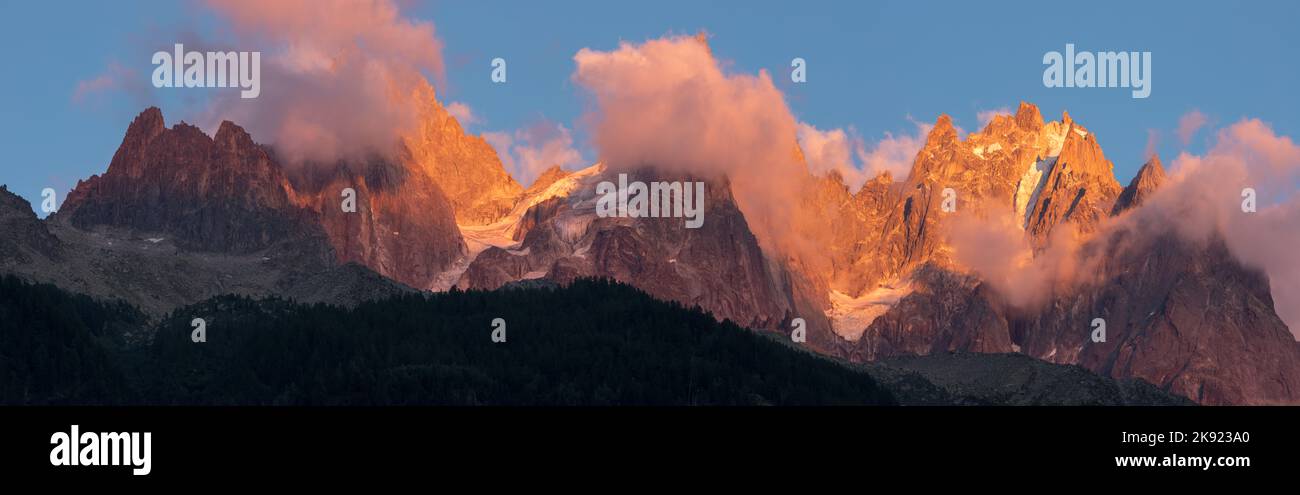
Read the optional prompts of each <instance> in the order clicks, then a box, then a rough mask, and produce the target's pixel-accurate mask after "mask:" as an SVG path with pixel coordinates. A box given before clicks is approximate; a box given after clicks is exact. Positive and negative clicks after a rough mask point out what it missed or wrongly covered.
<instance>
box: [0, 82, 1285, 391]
mask: <svg viewBox="0 0 1300 495" xmlns="http://www.w3.org/2000/svg"><path fill="white" fill-rule="evenodd" d="M420 101H421V102H422V105H421V107H420V125H419V126H417V128H416V129H415V130H414V131H412V132H411V133H409V134H408V135H406V136H404V137H403V138H402V139H401V141H400V142H398V143H394V146H393V148H392V149H387V150H375V152H374V153H373V154H372V155H370V156H354V157H349V158H347V159H340V160H338V161H335V162H331V163H312V162H308V163H290V162H289V161H288V160H286V159H284V158H281V157H280V156H278V154H277V152H276V150H275V148H274V147H273V146H268V145H264V144H259V143H257V142H255V141H254V139H253V138H252V136H250V135H249V134H248V133H247V132H245V131H244V129H243V128H241V127H240V126H239V125H237V124H235V123H232V122H223V123H221V124H220V126H219V128H218V130H217V131H216V133H215V135H213V136H211V137H209V136H208V135H206V134H205V133H204V132H203V131H202V130H200V129H199V128H198V127H195V126H192V125H189V124H185V123H179V124H175V125H173V126H171V127H168V126H167V125H166V124H165V121H164V118H163V115H162V112H161V111H160V110H159V109H157V108H149V109H146V110H144V111H143V112H142V113H140V114H139V115H138V116H137V117H136V118H135V119H134V120H133V121H132V122H131V123H130V125H129V126H128V128H127V131H126V134H125V137H124V138H123V141H122V144H121V145H120V147H119V148H118V150H117V152H116V154H115V155H114V156H113V157H112V160H111V161H110V163H109V165H108V169H107V170H106V171H105V172H104V173H103V174H102V175H97V176H93V177H90V178H89V179H86V180H83V181H79V182H78V184H77V185H76V187H75V188H74V189H73V191H71V192H70V193H69V194H68V195H67V197H66V199H65V201H64V202H63V204H62V205H61V206H60V208H59V210H58V211H57V212H56V213H54V214H52V215H50V216H49V217H48V218H46V219H44V220H42V219H39V218H37V217H36V216H35V215H34V214H33V213H32V210H31V207H30V205H29V204H27V202H26V201H24V200H23V199H21V198H19V197H17V196H15V195H13V194H12V193H9V192H8V191H7V190H4V189H0V226H3V232H4V235H3V236H0V270H3V271H4V272H7V273H13V274H16V275H19V276H21V277H23V278H25V279H28V280H31V281H36V282H44V283H51V284H54V285H57V286H59V287H61V288H64V289H66V290H68V291H71V292H77V293H83V294H87V295H91V296H94V297H96V298H101V299H119V300H122V301H125V302H127V303H130V304H132V305H134V306H136V307H138V308H140V309H141V310H143V311H144V312H145V313H146V314H148V315H150V317H152V318H155V319H160V318H163V317H164V315H167V314H169V313H171V312H173V311H175V310H177V309H178V308H183V307H186V306H188V305H192V304H196V303H199V302H200V301H204V300H207V299H210V298H212V297H215V296H220V295H224V294H236V295H243V296H252V297H266V296H279V297H285V298H291V299H295V300H298V301H302V302H323V303H330V304H335V305H341V306H355V305H357V304H359V303H361V302H363V301H373V300H378V299H384V298H388V297H392V296H395V295H400V294H408V293H411V292H417V291H436V292H441V291H448V290H453V289H455V290H498V289H502V288H505V287H516V286H521V285H524V286H526V285H529V284H533V285H539V284H540V285H547V286H549V285H560V286H564V285H569V284H572V283H574V281H576V280H580V279H587V278H593V277H594V278H609V279H612V280H614V281H618V282H621V283H624V284H628V285H631V286H634V287H636V288H638V289H640V290H641V291H644V292H645V293H646V294H648V295H649V296H651V297H653V298H656V299H660V300H664V301H672V302H676V303H680V304H682V305H684V306H686V307H698V308H699V309H701V310H703V311H705V312H707V313H709V314H711V315H712V316H713V317H714V318H716V319H717V320H719V321H723V320H726V321H730V322H733V323H735V324H737V325H740V326H743V327H748V328H751V329H754V330H756V331H759V332H765V333H772V334H774V335H776V336H778V337H780V338H787V337H788V334H789V332H790V330H791V328H792V325H793V322H794V320H795V319H797V318H798V319H802V320H803V321H804V322H805V323H806V324H807V331H808V334H807V341H806V342H803V343H801V345H803V346H805V347H806V348H808V349H809V350H811V351H814V352H817V353H821V354H824V355H826V356H829V357H832V358H835V359H839V360H843V361H847V362H851V363H864V365H869V364H866V363H881V362H896V363H897V362H907V361H906V360H907V359H910V358H911V357H912V356H926V355H936V356H946V355H948V354H949V353H952V352H959V353H992V354H1006V353H1018V354H1022V355H1024V356H1026V357H1027V358H1032V359H1033V360H1038V361H1045V362H1047V363H1054V364H1062V365H1078V366H1080V367H1082V368H1085V369H1087V370H1090V371H1091V372H1093V373H1096V374H1097V375H1101V376H1103V377H1110V378H1113V379H1116V380H1130V379H1140V380H1142V381H1146V382H1149V383H1151V384H1154V385H1155V386H1156V387H1157V388H1159V389H1161V390H1163V391H1164V392H1167V393H1170V394H1174V395H1181V396H1184V397H1187V398H1190V399H1192V400H1194V401H1196V402H1198V403H1201V404H1295V403H1300V344H1298V343H1297V342H1296V340H1295V338H1294V337H1293V336H1292V334H1291V332H1290V330H1289V329H1288V328H1287V326H1286V324H1285V323H1284V322H1283V321H1282V319H1281V318H1279V317H1278V315H1277V311H1276V310H1275V308H1274V306H1273V298H1272V296H1271V294H1270V286H1269V283H1268V279H1267V276H1266V275H1265V274H1263V273H1261V272H1259V271H1257V270H1254V269H1251V268H1248V267H1246V266H1244V265H1243V264H1242V263H1240V262H1239V261H1237V260H1236V259H1234V258H1233V256H1232V255H1231V254H1230V253H1229V251H1228V249H1227V248H1226V247H1225V245H1224V243H1223V242H1222V240H1221V239H1216V238H1214V237H1211V239H1210V241H1208V242H1204V243H1198V242H1192V241H1187V240H1185V239H1182V238H1180V237H1179V236H1177V235H1176V234H1174V233H1171V232H1167V231H1164V230H1160V229H1152V230H1151V232H1152V233H1151V235H1137V236H1133V235H1130V237H1129V238H1119V237H1117V236H1120V235H1121V234H1122V233H1121V234H1114V233H1113V232H1112V230H1111V229H1109V228H1108V225H1109V224H1110V222H1114V221H1117V219H1125V218H1127V217H1126V216H1128V215H1132V212H1133V211H1135V210H1136V209H1138V208H1141V207H1142V205H1143V204H1144V203H1145V202H1146V201H1147V200H1148V199H1149V198H1151V197H1152V196H1153V195H1154V194H1157V193H1158V191H1160V188H1161V186H1162V184H1163V183H1164V182H1165V181H1166V180H1167V179H1166V176H1165V171H1164V169H1163V165H1162V164H1161V162H1160V160H1159V159H1158V158H1155V157H1153V158H1152V159H1151V160H1150V161H1149V162H1147V163H1146V164H1145V165H1144V166H1143V167H1142V169H1141V171H1140V172H1139V173H1138V175H1137V176H1136V177H1135V178H1134V179H1133V180H1132V181H1131V183H1130V184H1128V185H1127V186H1124V185H1121V184H1120V183H1119V182H1118V181H1117V180H1116V178H1115V175H1114V170H1113V169H1114V167H1113V165H1112V163H1111V162H1110V161H1109V160H1108V159H1107V158H1106V156H1105V154H1104V153H1103V152H1102V148H1101V145H1100V144H1099V141H1098V137H1097V136H1096V135H1095V134H1094V133H1092V132H1091V131H1089V130H1088V129H1086V128H1085V127H1083V126H1082V125H1081V124H1079V123H1078V122H1076V121H1074V120H1073V119H1072V118H1071V117H1070V115H1069V114H1065V115H1063V116H1062V117H1061V119H1060V120H1055V121H1045V120H1044V118H1043V117H1042V115H1041V114H1040V113H1039V110H1038V108H1037V107H1035V106H1033V105H1032V104H1028V103H1022V104H1021V105H1020V107H1019V108H1018V109H1017V111H1016V112H1015V113H1014V114H1012V115H999V116H996V117H994V118H993V119H992V120H991V121H990V122H989V123H988V124H987V126H986V127H985V128H984V129H982V130H980V131H978V132H974V133H971V134H969V135H966V136H962V135H961V133H960V131H959V130H958V129H956V128H955V127H954V126H953V124H952V122H951V119H950V118H949V117H948V116H946V115H944V116H940V117H939V118H938V119H937V121H936V122H935V123H934V125H933V127H932V128H931V129H930V131H929V133H928V136H927V137H926V139H925V142H924V145H923V147H922V148H921V149H920V151H919V152H918V153H917V155H916V157H915V160H914V162H913V164H912V168H911V170H910V172H909V173H908V175H907V177H901V178H895V177H893V176H892V175H890V174H888V173H884V174H881V175H879V176H877V177H874V178H872V179H870V180H868V181H867V182H866V183H865V184H864V185H863V186H862V187H861V188H860V189H858V190H857V191H852V190H851V188H850V187H849V186H848V185H846V184H845V181H844V179H843V178H842V177H840V176H839V175H837V174H835V173H833V172H832V173H830V174H827V175H823V176H817V175H814V174H812V173H807V174H805V176H804V177H803V179H802V182H801V183H798V184H792V185H791V187H796V188H798V191H799V192H800V194H799V197H800V198H801V201H800V202H799V203H798V204H792V205H787V206H788V207H789V208H791V209H794V210H797V211H798V212H799V213H800V214H798V215H795V216H794V218H800V219H814V220H808V221H805V222H802V223H800V224H799V225H795V226H794V227H795V230H796V231H798V232H801V233H802V234H803V238H804V240H806V241H808V242H809V243H811V244H812V245H814V246H815V249H811V250H803V251H798V252H795V251H781V250H778V249H773V248H772V246H771V245H769V244H766V243H764V242H763V241H762V240H761V239H760V238H759V237H757V236H756V235H755V232H754V229H753V228H752V227H751V224H750V222H751V219H749V218H747V216H746V214H745V210H744V208H743V207H742V205H741V202H739V201H738V200H737V198H736V195H735V193H734V191H733V187H732V182H731V180H732V178H730V177H726V176H699V177H694V176H690V175H688V174H683V173H681V172H671V173H670V172H667V171H665V170H663V169H660V168H658V167H656V166H654V165H653V164H652V165H646V166H643V167H641V168H636V169H633V170H631V171H630V172H631V174H630V175H631V176H632V177H633V178H639V179H641V180H645V181H647V182H649V181H665V180H667V181H672V180H702V181H705V182H706V184H707V187H706V199H705V202H704V204H705V213H704V218H705V219H706V220H705V223H704V227H703V228H699V229H689V228H685V227H684V226H683V225H682V222H680V221H676V220H665V219H655V218H613V217H601V216H599V215H597V214H596V208H595V204H596V199H597V197H596V194H595V184H596V183H597V182H599V181H601V180H607V179H608V177H609V176H610V174H612V173H614V170H613V169H611V168H610V167H608V166H606V165H605V164H596V165H592V166H590V167H588V168H585V169H582V170H576V171H568V170H562V169H560V168H558V167H555V168H552V169H550V170H547V171H546V172H545V173H543V174H541V175H540V177H539V178H538V179H537V180H536V181H535V182H534V183H533V184H531V185H529V186H528V187H526V188H525V187H523V185H521V184H519V183H518V182H516V181H515V180H514V179H513V178H512V177H511V176H510V175H509V174H508V173H507V172H506V171H505V169H504V168H503V166H502V163H501V160H500V159H499V157H498V156H497V153H496V151H495V150H494V149H493V148H492V147H491V146H490V145H488V143H487V142H485V141H484V140H483V139H482V138H481V137H476V136H471V135H469V134H467V133H466V132H465V131H464V130H463V129H462V128H461V126H460V124H459V123H458V122H457V120H456V119H455V117H453V116H451V115H450V114H449V113H448V112H447V111H446V110H445V109H444V108H443V107H442V105H441V104H439V103H438V101H437V100H436V99H434V97H433V94H432V92H431V91H430V92H429V93H428V94H426V95H423V97H422V98H421V100H420ZM792 139H793V138H792ZM793 160H795V161H796V162H799V163H802V160H803V154H802V151H801V150H799V148H798V146H797V145H795V146H794V153H793ZM804 168H806V167H804ZM620 171H623V170H620ZM624 172H625V171H624ZM346 190H350V191H352V192H354V193H355V198H356V204H357V208H356V211H354V212H353V211H345V209H344V208H342V207H341V205H342V203H343V201H344V199H345V197H346V195H347V193H346V192H345V191H346ZM989 225H992V226H994V227H997V228H1001V229H1004V230H1006V231H1009V232H1011V233H1012V234H1013V235H1012V236H1011V237H1012V238H1014V239H1015V240H1016V241H1017V242H1018V243H1019V242H1023V246H1024V248H1025V255H1026V256H1028V259H1030V260H1049V261H1050V260H1051V259H1053V257H1054V256H1061V254H1060V253H1061V251H1062V246H1068V247H1069V251H1068V253H1067V254H1068V255H1070V256H1080V257H1083V258H1086V259H1088V260H1091V263H1090V264H1089V265H1088V267H1087V272H1086V273H1085V274H1081V275H1080V276H1077V277H1074V279H1072V280H1071V281H1070V282H1069V283H1065V282H1062V281H1061V280H1059V279H1050V280H1047V281H1046V282H1045V283H1042V284H1030V283H1027V282H1026V283H1020V284H1019V285H1017V283H1010V284H1008V283H1005V282H1006V281H1007V280H1013V281H1014V280H1020V279H1019V278H1015V277H1013V278H1010V279H1008V278H1006V277H1005V276H1002V275H1000V274H997V273H995V272H994V271H993V270H990V269H985V270H981V269H978V268H973V267H972V265H978V264H979V263H978V260H976V261H972V260H973V259H975V258H979V257H983V256H987V255H992V254H999V253H997V252H996V251H998V250H999V249H1001V248H1000V247H998V245H997V244H996V243H993V242H990V240H989V239H986V238H982V237H980V236H981V235H983V232H984V231H985V230H987V228H986V227H988V226H989ZM1018 245H1020V244H1017V246H1018ZM1029 263H1031V261H1026V260H1020V265H1017V266H1019V267H1020V268H1022V269H1023V270H1024V271H1027V270H1030V269H1031V268H1030V265H1029ZM1083 275H1086V276H1083ZM999 277H1001V278H999ZM546 316H547V317H561V318H562V315H546ZM1097 318H1101V319H1104V321H1105V325H1106V329H1107V332H1106V338H1105V340H1104V342H1096V341H1094V340H1093V339H1092V338H1091V335H1092V331H1093V328H1092V325H1093V322H1094V320H1095V319H1097ZM962 355H966V354H962ZM900 360H902V361H900ZM987 369H988V370H990V371H987V372H988V373H994V372H996V371H992V370H996V369H998V367H996V366H990V367H987ZM922 373H924V372H923V371H922Z"/></svg>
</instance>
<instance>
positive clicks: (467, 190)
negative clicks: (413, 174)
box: [402, 85, 523, 225]
mask: <svg viewBox="0 0 1300 495" xmlns="http://www.w3.org/2000/svg"><path fill="white" fill-rule="evenodd" d="M416 101H417V102H419V103H418V104H419V105H420V112H419V114H420V125H419V127H418V128H417V129H416V131H415V133H414V134H412V135H410V136H407V137H406V138H405V139H404V140H403V143H402V144H403V147H404V148H405V153H404V155H405V156H406V157H408V158H409V160H410V161H411V163H413V164H415V165H417V166H418V167H420V168H422V169H424V171H425V173H427V174H428V176H429V177H431V178H432V179H433V180H434V181H435V182H437V184H438V186H439V187H440V188H441V189H442V191H443V192H444V193H445V194H446V197H447V199H448V200H449V201H450V202H451V206H452V208H454V209H455V212H456V222H457V223H459V224H462V225H487V224H490V223H493V222H495V221H497V220H500V219H501V218H502V217H503V216H505V215H506V214H507V213H509V212H510V210H511V208H513V207H514V204H515V202H516V201H518V199H519V196H520V193H522V192H523V187H521V186H520V185H519V183H518V182H516V181H515V179H514V178H512V177H510V174H508V173H506V170H505V168H504V167H502V166H501V160H500V158H499V157H498V156H497V152H496V150H494V149H492V146H491V145H489V144H488V143H487V141H484V140H483V138H482V137H480V136H470V135H468V134H466V133H465V131H464V130H463V129H462V128H461V126H460V123H459V122H457V121H456V118H455V117H452V116H451V114H450V113H448V112H447V110H446V109H445V108H443V107H442V105H439V104H438V101H437V100H436V99H434V94H433V87H432V86H428V85H424V86H422V87H421V90H420V91H418V92H417V95H416Z"/></svg>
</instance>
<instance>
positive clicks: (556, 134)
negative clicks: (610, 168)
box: [483, 120, 585, 185]
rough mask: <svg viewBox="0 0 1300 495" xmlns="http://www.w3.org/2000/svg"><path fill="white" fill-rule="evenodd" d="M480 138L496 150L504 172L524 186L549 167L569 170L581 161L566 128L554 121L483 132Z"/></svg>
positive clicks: (580, 163)
mask: <svg viewBox="0 0 1300 495" xmlns="http://www.w3.org/2000/svg"><path fill="white" fill-rule="evenodd" d="M483 139H485V140H487V142H488V144H491V145H492V147H493V148H495V149H496V150H497V155H499V156H500V157H501V164H502V165H503V166H504V167H505V169H506V171H507V172H509V173H510V175H511V176H512V177H514V178H515V180H516V181H519V183H520V184H524V185H528V184H532V183H533V181H534V180H536V179H537V176H538V175H540V174H541V173H542V172H544V171H546V169H548V168H551V167H553V166H559V167H560V168H565V169H573V168H576V167H581V166H582V165H584V164H585V163H584V162H583V159H582V154H581V153H579V152H578V150H577V149H575V148H574V147H573V136H572V135H571V133H570V132H569V129H567V128H565V127H564V126H563V125H561V124H559V123H555V122H550V121H546V120H543V121H539V122H536V123H534V124H533V125H531V126H529V127H527V128H525V129H520V130H518V131H515V132H514V133H513V134H511V133H504V132H485V133H483Z"/></svg>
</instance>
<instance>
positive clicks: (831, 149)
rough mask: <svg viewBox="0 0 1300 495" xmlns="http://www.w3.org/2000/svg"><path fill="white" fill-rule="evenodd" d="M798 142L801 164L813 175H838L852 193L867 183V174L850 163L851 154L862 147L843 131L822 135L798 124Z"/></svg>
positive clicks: (825, 132) (824, 132)
mask: <svg viewBox="0 0 1300 495" xmlns="http://www.w3.org/2000/svg"><path fill="white" fill-rule="evenodd" d="M798 138H799V149H801V150H803V155H804V161H805V162H806V163H807V164H808V171H809V172H812V173H813V175H818V176H821V175H825V174H827V173H830V172H832V171H834V172H837V173H839V174H840V177H843V178H844V183H845V184H848V185H849V188H850V189H851V190H857V189H858V188H860V187H862V183H863V182H866V180H867V173H866V172H865V171H863V170H862V168H860V167H858V166H857V165H856V164H854V163H853V151H854V150H855V149H857V148H859V147H860V146H861V144H860V143H861V141H860V140H857V139H854V138H852V137H850V136H849V134H848V133H847V132H844V130H843V129H831V130H826V131H823V130H820V129H818V128H816V127H813V126H812V125H809V124H806V123H803V122H800V123H799V133H798Z"/></svg>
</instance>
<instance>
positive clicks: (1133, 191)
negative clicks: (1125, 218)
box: [1110, 155, 1165, 216]
mask: <svg viewBox="0 0 1300 495" xmlns="http://www.w3.org/2000/svg"><path fill="white" fill-rule="evenodd" d="M1164 181H1165V167H1164V165H1162V164H1161V163H1160V156H1159V155H1152V156H1151V159H1150V160H1147V162H1146V164H1144V165H1142V168H1141V169H1138V173H1137V175H1135V176H1133V180H1132V181H1129V184H1128V186H1127V187H1125V188H1124V191H1123V192H1121V193H1120V195H1119V199H1117V200H1115V207H1114V208H1112V209H1111V212H1110V214H1111V215H1112V216H1113V215H1118V214H1120V213H1123V212H1124V211H1126V210H1129V209H1132V208H1136V207H1138V206H1140V205H1141V204H1142V203H1143V202H1145V201H1146V199H1147V197H1148V196H1150V195H1151V194H1152V193H1154V192H1155V190H1156V189H1158V188H1160V185H1161V184H1163V183H1164Z"/></svg>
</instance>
